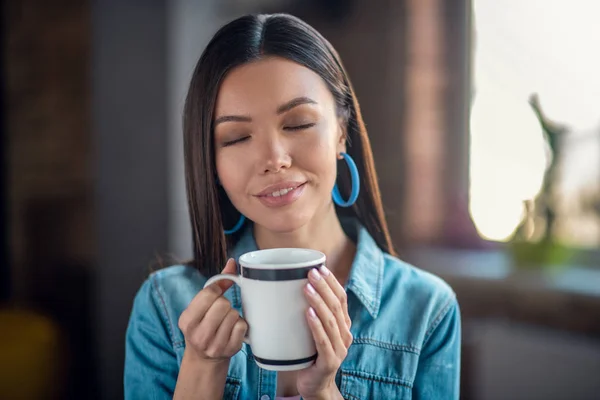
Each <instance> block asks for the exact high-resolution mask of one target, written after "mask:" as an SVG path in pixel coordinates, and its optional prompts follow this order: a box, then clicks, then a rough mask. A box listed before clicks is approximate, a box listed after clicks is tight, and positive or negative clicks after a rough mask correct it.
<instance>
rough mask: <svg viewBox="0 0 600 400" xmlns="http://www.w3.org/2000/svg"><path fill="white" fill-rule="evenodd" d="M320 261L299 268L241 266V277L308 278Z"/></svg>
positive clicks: (268, 278) (261, 278)
mask: <svg viewBox="0 0 600 400" xmlns="http://www.w3.org/2000/svg"><path fill="white" fill-rule="evenodd" d="M321 265H323V264H322V263H319V264H315V265H309V266H307V267H301V268H290V269H258V268H249V267H244V266H242V277H244V278H246V279H253V280H256V281H293V280H297V279H306V278H308V273H309V272H310V270H311V269H313V268H319V267H321Z"/></svg>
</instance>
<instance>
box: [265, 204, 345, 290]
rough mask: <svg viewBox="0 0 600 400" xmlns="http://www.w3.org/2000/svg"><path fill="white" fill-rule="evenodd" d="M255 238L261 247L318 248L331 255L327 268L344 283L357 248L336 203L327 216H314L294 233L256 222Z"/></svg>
mask: <svg viewBox="0 0 600 400" xmlns="http://www.w3.org/2000/svg"><path fill="white" fill-rule="evenodd" d="M254 238H255V240H256V244H257V245H258V248H260V249H273V248H283V247H290V248H305V249H313V250H318V251H320V252H322V253H324V254H325V256H326V257H327V268H329V269H330V270H331V271H332V272H333V274H334V275H335V277H336V278H337V279H338V280H339V281H340V282H341V283H342V284H344V283H345V281H346V279H347V277H348V274H349V272H350V268H351V266H352V261H353V260H354V253H355V252H356V248H355V245H354V243H353V242H352V241H351V240H350V239H349V238H348V237H347V236H346V234H345V232H344V230H343V229H342V225H341V223H340V220H339V218H338V216H337V214H336V213H335V209H334V208H333V205H332V206H331V209H330V210H329V211H328V212H327V213H326V215H325V216H324V217H321V216H318V217H315V218H313V220H312V221H310V222H309V223H308V224H306V225H304V226H302V227H301V228H299V229H297V230H294V231H291V232H273V231H269V230H267V229H265V228H264V227H261V226H259V225H254Z"/></svg>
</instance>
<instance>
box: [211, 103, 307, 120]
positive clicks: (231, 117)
mask: <svg viewBox="0 0 600 400" xmlns="http://www.w3.org/2000/svg"><path fill="white" fill-rule="evenodd" d="M302 104H317V102H316V101H314V100H313V99H311V98H309V97H304V96H303V97H296V98H295V99H292V100H290V101H288V102H287V103H284V104H282V105H280V106H279V107H277V111H276V113H277V115H280V114H283V113H284V112H287V111H290V110H291V109H292V108H294V107H298V106H300V105H302ZM222 122H252V118H250V117H249V116H247V115H223V116H221V117H218V118H217V119H215V123H214V126H217V125H218V124H220V123H222Z"/></svg>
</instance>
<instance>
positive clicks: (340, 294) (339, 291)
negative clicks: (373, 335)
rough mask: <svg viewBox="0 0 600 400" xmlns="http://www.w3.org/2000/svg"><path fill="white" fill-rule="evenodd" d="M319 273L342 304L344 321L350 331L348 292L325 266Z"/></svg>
mask: <svg viewBox="0 0 600 400" xmlns="http://www.w3.org/2000/svg"><path fill="white" fill-rule="evenodd" d="M319 272H320V273H321V276H323V278H324V279H325V281H326V282H327V283H328V284H329V287H330V288H331V290H332V291H333V293H334V295H335V297H337V298H338V300H339V302H340V304H341V305H342V311H343V312H344V320H345V321H346V325H347V326H348V329H350V327H351V326H352V320H351V319H350V315H349V314H348V295H347V294H346V290H344V287H343V286H342V285H341V284H340V282H339V281H338V280H337V278H336V277H335V276H334V275H333V274H332V273H331V271H329V269H327V267H326V266H325V265H323V266H322V267H321V268H319Z"/></svg>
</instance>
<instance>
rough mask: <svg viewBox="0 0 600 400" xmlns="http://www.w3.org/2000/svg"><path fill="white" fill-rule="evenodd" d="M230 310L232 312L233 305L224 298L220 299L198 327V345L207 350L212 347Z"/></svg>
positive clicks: (196, 333)
mask: <svg viewBox="0 0 600 400" xmlns="http://www.w3.org/2000/svg"><path fill="white" fill-rule="evenodd" d="M229 310H231V304H230V303H229V301H228V300H227V299H225V298H224V297H220V298H218V299H217V300H216V301H215V302H214V303H213V305H212V306H211V307H210V308H209V309H208V311H207V312H206V314H205V315H204V318H202V320H201V321H200V324H199V325H198V326H197V327H196V332H195V335H196V339H197V343H199V344H202V345H203V346H204V347H205V348H207V346H208V345H210V343H211V342H212V341H213V338H214V336H215V334H216V333H217V329H218V328H219V326H220V325H221V323H222V322H223V320H224V319H225V317H226V316H227V313H228V312H229Z"/></svg>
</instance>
